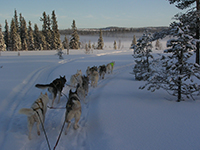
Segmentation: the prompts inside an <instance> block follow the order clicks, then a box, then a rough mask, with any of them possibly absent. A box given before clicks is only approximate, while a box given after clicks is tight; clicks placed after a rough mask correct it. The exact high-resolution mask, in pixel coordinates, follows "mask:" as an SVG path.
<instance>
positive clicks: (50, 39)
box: [46, 15, 53, 50]
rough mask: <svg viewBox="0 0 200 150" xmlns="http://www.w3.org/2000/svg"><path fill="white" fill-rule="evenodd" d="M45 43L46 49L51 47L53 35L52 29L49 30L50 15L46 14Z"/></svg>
mask: <svg viewBox="0 0 200 150" xmlns="http://www.w3.org/2000/svg"><path fill="white" fill-rule="evenodd" d="M46 34H47V35H46V43H47V50H51V49H53V46H52V45H53V44H52V43H53V39H52V38H53V36H52V30H51V19H50V16H49V15H48V16H47V32H46Z"/></svg>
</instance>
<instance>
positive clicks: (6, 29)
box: [4, 20, 10, 50]
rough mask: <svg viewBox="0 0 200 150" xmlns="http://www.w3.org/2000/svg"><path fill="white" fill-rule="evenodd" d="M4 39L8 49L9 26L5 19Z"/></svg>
mask: <svg viewBox="0 0 200 150" xmlns="http://www.w3.org/2000/svg"><path fill="white" fill-rule="evenodd" d="M4 41H5V44H6V47H7V50H9V47H10V32H9V26H8V22H7V20H5V32H4Z"/></svg>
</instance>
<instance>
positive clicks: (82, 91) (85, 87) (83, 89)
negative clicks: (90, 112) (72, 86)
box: [77, 75, 89, 101]
mask: <svg viewBox="0 0 200 150" xmlns="http://www.w3.org/2000/svg"><path fill="white" fill-rule="evenodd" d="M81 77H82V81H83V82H82V85H80V87H79V88H78V91H77V92H78V96H79V97H80V98H83V100H84V101H85V97H86V96H87V94H88V91H89V77H88V76H85V75H84V76H81Z"/></svg>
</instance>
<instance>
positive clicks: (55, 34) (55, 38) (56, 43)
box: [51, 11, 61, 49]
mask: <svg viewBox="0 0 200 150" xmlns="http://www.w3.org/2000/svg"><path fill="white" fill-rule="evenodd" d="M51 19H52V43H53V47H52V48H53V49H60V48H61V40H60V33H59V30H58V22H57V19H56V14H55V11H52V17H51Z"/></svg>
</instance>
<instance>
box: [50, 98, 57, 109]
mask: <svg viewBox="0 0 200 150" xmlns="http://www.w3.org/2000/svg"><path fill="white" fill-rule="evenodd" d="M55 99H56V98H54V99H53V100H52V104H51V107H53V103H54V101H55Z"/></svg>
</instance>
